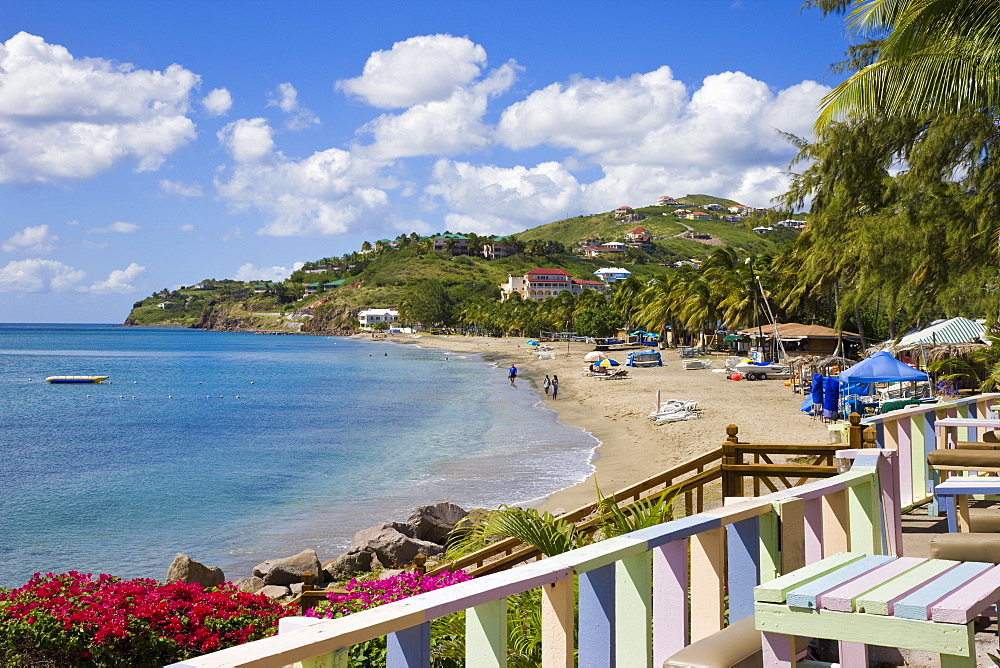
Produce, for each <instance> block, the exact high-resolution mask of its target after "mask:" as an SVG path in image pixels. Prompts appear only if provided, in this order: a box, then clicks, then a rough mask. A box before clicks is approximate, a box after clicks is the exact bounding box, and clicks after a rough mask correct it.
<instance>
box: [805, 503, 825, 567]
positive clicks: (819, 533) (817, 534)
mask: <svg viewBox="0 0 1000 668" xmlns="http://www.w3.org/2000/svg"><path fill="white" fill-rule="evenodd" d="M802 519H803V521H804V523H805V524H804V526H803V529H804V532H805V553H806V555H805V556H806V563H807V564H811V563H813V562H815V561H819V560H820V559H822V558H823V500H822V499H806V500H804V501H803V502H802Z"/></svg>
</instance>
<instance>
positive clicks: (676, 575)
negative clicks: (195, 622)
mask: <svg viewBox="0 0 1000 668" xmlns="http://www.w3.org/2000/svg"><path fill="white" fill-rule="evenodd" d="M854 455H855V457H856V459H855V461H854V465H853V467H852V468H851V469H850V470H849V471H847V472H845V473H841V474H838V475H835V476H833V477H830V478H827V479H824V480H819V481H816V482H812V483H808V484H805V485H801V486H798V487H793V488H791V489H785V490H780V491H778V492H773V493H771V494H768V495H767V496H763V497H760V498H754V499H734V500H733V501H735V502H734V503H731V504H727V505H725V506H722V507H719V508H714V509H711V510H706V511H705V512H702V513H699V514H696V515H692V516H689V517H684V518H681V519H676V520H672V521H670V522H666V523H664V524H660V525H657V526H655V527H651V528H648V529H643V530H640V531H635V532H632V533H630V534H626V535H624V536H619V537H616V538H610V539H608V540H604V541H600V542H597V543H594V544H591V545H588V546H586V547H583V548H580V549H576V550H572V551H570V552H567V553H565V554H560V555H556V556H553V557H549V558H547V559H542V560H540V561H537V562H535V563H531V564H525V565H523V566H521V567H519V568H514V569H510V570H508V571H505V572H501V573H493V574H490V575H486V576H483V577H480V578H476V579H474V580H472V581H469V582H463V583H460V584H457V585H453V586H451V587H446V588H444V589H440V590H437V591H433V592H429V593H426V594H421V595H419V596H414V597H412V598H409V599H406V600H403V601H398V602H395V603H390V604H388V605H384V606H381V607H378V608H374V609H371V610H366V611H363V612H359V613H356V614H353V615H349V616H347V617H343V618H340V619H333V620H310V619H306V618H293V619H292V620H291V621H289V620H284V623H285V624H286V626H285V628H286V629H291V628H295V627H296V626H298V628H297V630H293V631H291V632H287V633H286V632H282V633H280V634H279V635H277V636H274V637H272V638H267V639H265V640H259V641H256V642H252V643H248V644H246V645H242V646H239V647H234V648H232V649H227V650H223V651H220V652H216V653H214V654H209V655H206V656H203V657H199V658H195V659H190V660H187V661H185V662H183V663H178V664H174V665H175V666H177V667H180V666H186V667H190V668H195V667H199V668H201V667H209V666H214V667H221V666H229V667H246V668H249V667H251V666H253V667H255V668H278V667H279V666H285V665H288V664H291V663H294V662H303V663H302V665H303V666H304V667H310V666H319V665H324V666H335V667H337V668H340V667H342V666H346V665H347V663H346V661H347V649H348V648H349V647H351V646H352V645H355V644H357V643H360V642H364V641H367V640H371V639H373V638H377V637H381V636H387V642H388V661H387V666H388V668H417V667H418V666H424V667H425V666H427V665H429V661H430V649H431V648H430V622H431V621H432V620H434V619H437V618H439V617H442V616H444V615H447V614H450V613H453V612H459V611H465V613H466V615H465V620H466V621H465V625H466V639H465V652H466V663H467V665H469V666H476V668H506V666H507V644H506V643H507V629H506V624H507V613H506V599H507V597H508V596H511V595H514V594H517V593H520V592H524V591H529V590H532V589H540V590H541V597H542V612H541V615H542V628H543V631H542V650H541V651H542V656H543V658H542V665H543V666H545V667H546V668H557V667H558V668H570V667H572V666H575V665H577V661H578V662H579V665H580V666H588V667H590V666H612V665H617V666H629V667H630V668H652V666H654V665H655V666H660V665H663V662H664V660H665V659H666V658H668V657H669V656H671V655H672V654H673V653H674V652H676V651H677V650H679V649H681V648H683V647H684V646H686V645H687V644H689V643H690V642H693V641H695V640H699V639H701V638H704V637H707V636H709V635H711V634H712V633H714V632H716V631H718V630H719V629H721V628H722V627H723V625H724V624H725V623H726V618H727V617H726V611H727V605H728V623H733V622H735V621H738V620H740V619H743V618H744V617H746V616H748V615H750V614H752V612H753V588H754V586H756V585H757V584H759V583H761V582H766V581H770V580H772V579H774V578H775V577H777V576H778V575H780V574H782V573H786V572H789V571H791V570H794V569H796V568H799V567H801V566H803V565H804V564H808V563H813V562H815V561H818V560H819V559H821V558H823V557H824V556H829V555H831V554H835V553H837V552H842V551H844V550H847V549H850V550H852V551H857V552H864V553H868V554H882V553H884V552H888V553H891V554H899V553H900V544H901V541H900V540H899V536H900V532H899V524H900V523H899V502H898V494H895V493H894V492H895V490H896V486H895V485H894V484H893V481H894V480H895V477H894V470H895V469H894V465H895V458H896V453H895V452H892V451H885V450H881V451H880V450H861V451H858V452H855V453H854ZM727 593H728V601H727V600H726V598H725V597H726V595H727ZM576 600H578V601H579V603H578V607H579V614H578V615H575V614H574V602H575V601H576ZM575 636H576V637H578V638H579V642H578V643H575V642H574V637H575ZM321 662H322V663H321Z"/></svg>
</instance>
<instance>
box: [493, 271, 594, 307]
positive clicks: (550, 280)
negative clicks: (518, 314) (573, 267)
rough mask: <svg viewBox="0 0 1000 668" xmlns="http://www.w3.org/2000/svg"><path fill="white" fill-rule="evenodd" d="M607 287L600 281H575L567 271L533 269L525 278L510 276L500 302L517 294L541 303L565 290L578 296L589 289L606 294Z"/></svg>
mask: <svg viewBox="0 0 1000 668" xmlns="http://www.w3.org/2000/svg"><path fill="white" fill-rule="evenodd" d="M607 287H608V286H607V285H605V284H604V283H601V282H600V281H584V280H579V279H575V278H573V277H572V276H570V275H569V273H568V272H567V271H566V270H565V269H532V270H531V271H529V272H528V273H526V274H525V275H524V276H509V277H508V280H507V282H506V283H505V284H504V285H501V286H500V301H507V300H508V299H509V298H510V296H511V295H512V294H514V293H515V292H516V293H518V294H520V295H521V299H533V300H536V301H541V300H543V299H545V298H547V297H555V296H556V295H558V294H559V293H560V292H563V291H565V290H569V291H570V293H572V294H574V295H578V294H580V293H581V292H583V291H584V290H586V289H588V288H590V289H592V290H598V291H600V292H604V291H605V290H607Z"/></svg>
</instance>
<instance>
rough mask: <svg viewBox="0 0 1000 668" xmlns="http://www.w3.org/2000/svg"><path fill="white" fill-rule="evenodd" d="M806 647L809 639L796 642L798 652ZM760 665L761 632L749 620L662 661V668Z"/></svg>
mask: <svg viewBox="0 0 1000 668" xmlns="http://www.w3.org/2000/svg"><path fill="white" fill-rule="evenodd" d="M808 646H809V638H798V637H797V638H796V639H795V649H796V651H797V652H804V651H805V650H806V648H808ZM763 662H764V659H763V652H762V650H761V642H760V631H758V630H757V629H755V628H754V623H753V616H750V617H746V618H744V619H741V620H740V621H738V622H736V623H735V624H730V625H729V626H727V627H726V628H724V629H722V630H721V631H717V632H716V633H713V634H712V635H710V636H708V637H707V638H702V639H701V640H698V641H696V642H693V643H691V644H690V645H688V646H687V647H685V648H684V649H682V650H680V651H679V652H677V653H675V654H674V655H673V656H671V657H670V658H669V659H667V660H666V661H664V662H663V668H760V667H761V666H763V665H764V664H763Z"/></svg>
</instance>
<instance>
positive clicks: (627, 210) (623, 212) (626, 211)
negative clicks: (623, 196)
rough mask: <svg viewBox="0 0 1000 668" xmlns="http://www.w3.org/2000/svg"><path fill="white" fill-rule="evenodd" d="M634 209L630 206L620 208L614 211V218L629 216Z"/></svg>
mask: <svg viewBox="0 0 1000 668" xmlns="http://www.w3.org/2000/svg"><path fill="white" fill-rule="evenodd" d="M633 211H634V209H633V208H632V207H630V206H620V207H618V208H617V209H615V218H624V217H625V216H631V215H632V212H633Z"/></svg>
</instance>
